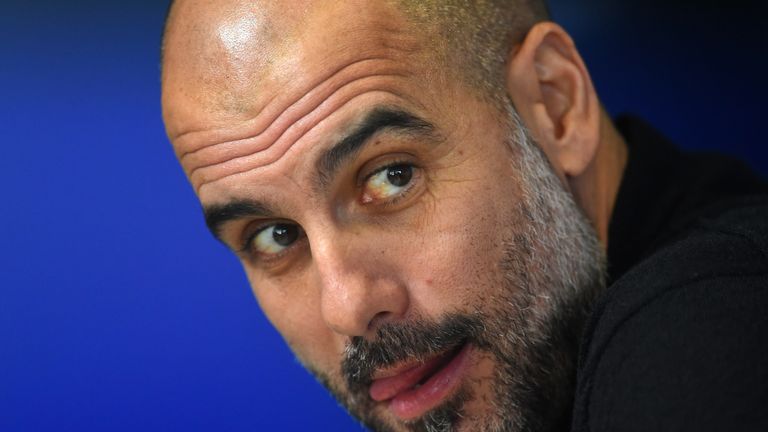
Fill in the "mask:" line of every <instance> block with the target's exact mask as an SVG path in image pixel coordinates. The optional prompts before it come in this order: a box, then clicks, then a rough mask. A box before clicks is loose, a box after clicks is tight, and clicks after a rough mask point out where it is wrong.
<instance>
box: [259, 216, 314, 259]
mask: <svg viewBox="0 0 768 432" xmlns="http://www.w3.org/2000/svg"><path fill="white" fill-rule="evenodd" d="M301 234H302V230H301V228H300V227H299V226H298V225H296V224H289V223H279V224H274V225H268V226H266V227H264V228H262V229H261V230H259V231H258V232H257V233H256V235H255V236H254V237H253V239H252V240H251V241H250V243H249V245H248V247H249V248H252V250H253V251H254V252H255V253H257V254H260V255H267V256H269V255H277V254H279V253H280V252H282V251H284V250H285V249H287V248H289V247H290V246H291V245H292V244H294V243H295V242H296V241H297V240H298V239H299V237H300V236H301Z"/></svg>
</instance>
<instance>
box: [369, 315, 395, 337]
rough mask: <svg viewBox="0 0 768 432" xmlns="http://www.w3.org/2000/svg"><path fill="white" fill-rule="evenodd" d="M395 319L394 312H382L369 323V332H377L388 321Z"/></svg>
mask: <svg viewBox="0 0 768 432" xmlns="http://www.w3.org/2000/svg"><path fill="white" fill-rule="evenodd" d="M392 319H394V314H393V313H392V312H387V311H382V312H379V313H377V314H376V315H374V316H373V318H371V320H370V321H368V331H369V332H372V331H376V329H378V328H379V327H381V326H382V325H384V324H386V323H387V321H391V320H392Z"/></svg>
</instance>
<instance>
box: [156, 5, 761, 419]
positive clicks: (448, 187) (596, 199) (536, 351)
mask: <svg viewBox="0 0 768 432" xmlns="http://www.w3.org/2000/svg"><path fill="white" fill-rule="evenodd" d="M163 55H164V60H163V74H162V87H163V95H162V100H163V115H164V119H165V123H166V127H167V132H168V136H169V137H170V140H171V142H172V143H173V146H174V149H175V151H176V154H177V156H178V158H179V160H180V162H181V165H182V167H183V168H184V171H185V172H186V174H187V176H188V177H189V180H190V182H191V184H192V187H193V188H194V190H195V192H196V193H197V195H198V197H199V199H200V202H201V203H202V206H203V208H204V212H205V217H206V222H207V224H208V226H209V228H210V229H211V231H212V233H213V234H214V235H215V236H216V238H218V239H219V240H221V241H222V242H223V243H224V244H225V245H227V246H228V247H229V248H231V249H232V250H233V251H234V253H235V254H236V255H237V257H238V258H239V259H240V261H241V262H242V265H243V268H244V269H245V272H246V274H247V276H248V280H249V281H250V284H251V287H252V289H253V292H254V294H255V296H256V298H257V299H258V301H259V304H260V305H261V307H262V309H263V311H264V313H265V314H266V316H267V317H268V318H269V320H270V321H271V322H272V323H273V324H274V326H275V327H276V328H277V330H278V331H279V332H280V333H281V334H282V336H283V337H284V338H285V341H286V342H287V343H288V345H289V346H290V347H291V349H292V350H293V351H294V353H295V354H296V356H297V358H298V359H299V360H300V361H301V362H302V364H303V365H304V366H305V367H306V368H307V369H309V370H310V371H311V372H312V373H313V374H315V376H317V378H318V380H319V381H320V382H321V383H322V384H323V385H325V386H326V387H327V388H328V389H329V390H330V391H331V392H332V393H333V394H334V396H335V397H336V398H337V399H338V400H339V401H340V402H341V403H342V404H343V405H344V406H345V407H347V409H348V410H349V411H350V413H351V414H352V415H353V416H355V417H356V418H358V419H359V420H360V421H361V422H362V423H363V424H365V425H366V426H368V427H369V428H371V429H372V430H377V431H554V430H578V431H587V430H610V431H619V430H638V431H651V430H654V431H655V430H677V431H679V430H691V431H694V430H695V431H702V430H725V429H728V430H737V429H738V430H742V429H743V430H765V428H768V416H767V414H766V413H767V412H768V410H766V409H765V407H766V406H768V404H767V403H766V402H768V397H767V394H768V390H767V388H768V385H767V383H768V356H767V355H766V342H767V341H768V337H767V336H768V320H767V319H766V313H765V311H766V310H768V290H767V289H766V286H768V198H767V197H768V195H766V194H767V192H766V191H767V188H766V185H765V184H764V183H761V181H760V180H758V179H756V178H755V177H754V176H753V174H752V173H750V172H749V171H748V170H747V169H746V168H745V167H744V166H743V165H741V164H740V163H738V162H734V161H730V160H725V159H723V158H720V157H707V156H701V155H689V154H683V153H681V152H679V151H678V150H676V149H675V148H674V147H673V146H672V145H671V144H669V143H667V142H666V141H665V140H664V138H662V137H661V136H660V135H658V134H657V133H656V132H654V131H653V130H652V129H650V128H649V127H648V126H646V125H645V124H643V123H642V122H640V121H638V120H634V119H622V120H619V121H618V122H617V123H614V122H612V121H611V119H610V118H609V117H608V116H607V114H606V112H605V111H604V110H603V108H602V107H601V105H600V102H599V100H598V96H597V94H596V93H595V89H594V86H593V85H592V82H591V80H590V76H589V73H588V71H587V68H586V66H585V65H584V62H583V61H582V59H581V57H580V55H579V52H578V50H577V49H576V47H575V45H574V43H573V41H572V40H571V38H570V37H569V35H568V34H567V33H566V32H565V31H564V30H563V29H562V28H561V27H559V26H558V25H557V24H555V23H553V22H550V21H548V14H547V8H546V5H545V4H544V3H543V2H541V1H537V0H528V1H524V0H509V1H493V0H487V1H477V2H470V1H464V2H462V1H456V0H446V1H407V0H401V1H396V0H392V1H384V0H379V1H364V0H349V1H346V0H345V1H343V2H340V1H339V2H319V1H299V0H293V1H288V2H277V1H269V2H266V1H265V2H262V1H245V0H221V1H217V2H205V1H199V0H179V1H177V2H176V3H175V5H174V6H173V7H172V9H171V12H170V14H169V18H168V23H167V27H166V34H165V40H164V49H163ZM296 409H297V410H300V409H301V407H296Z"/></svg>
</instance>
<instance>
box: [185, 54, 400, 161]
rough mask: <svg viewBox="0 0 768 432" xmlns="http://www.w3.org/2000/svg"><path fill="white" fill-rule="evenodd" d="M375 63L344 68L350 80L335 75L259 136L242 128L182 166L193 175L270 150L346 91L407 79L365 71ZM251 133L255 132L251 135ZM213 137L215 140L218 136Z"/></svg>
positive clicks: (389, 69) (394, 70)
mask: <svg viewBox="0 0 768 432" xmlns="http://www.w3.org/2000/svg"><path fill="white" fill-rule="evenodd" d="M372 61H378V62H381V61H382V60H380V59H364V60H360V61H356V62H354V63H352V64H350V65H348V66H346V67H344V68H342V70H341V71H340V72H342V71H343V70H347V72H348V73H346V74H345V75H347V76H340V73H337V74H334V75H333V76H331V77H330V78H328V79H326V80H325V81H323V82H321V83H320V84H319V85H318V86H316V87H315V88H313V89H310V90H309V91H308V92H306V93H305V94H304V95H303V96H301V97H300V98H299V99H298V100H297V101H296V102H294V103H293V104H290V105H288V106H287V108H285V109H284V110H283V111H282V112H279V114H277V115H276V116H275V115H274V114H273V115H272V116H273V117H275V118H274V119H273V120H272V121H271V122H270V123H268V124H266V125H260V126H261V128H255V129H256V131H255V132H253V129H254V127H253V126H252V124H245V125H242V126H240V127H238V129H239V130H237V131H235V132H232V135H233V138H235V139H231V138H230V139H226V138H225V139H224V140H223V141H220V140H217V141H213V142H212V143H211V144H208V145H207V146H205V147H200V148H198V149H197V150H195V151H190V152H187V153H186V154H184V155H183V156H182V157H181V158H180V159H181V163H182V165H184V166H185V167H186V170H187V171H188V175H191V174H193V173H194V172H195V171H197V170H198V169H200V168H205V167H208V166H212V165H216V164H219V163H223V162H226V161H227V160H231V159H235V158H238V157H243V156H247V155H250V154H253V153H257V152H260V151H264V150H267V149H268V148H269V147H271V145H273V144H274V143H275V142H277V141H278V140H279V139H280V138H281V137H282V136H283V135H284V134H285V133H286V131H288V130H290V128H291V127H294V125H296V124H298V123H300V122H301V121H302V119H304V118H306V117H307V116H309V115H310V114H312V112H313V111H315V110H317V109H318V108H319V107H320V106H321V105H323V103H325V102H326V101H327V100H328V99H330V98H332V97H333V96H334V95H335V94H337V93H339V92H341V91H343V90H344V89H345V88H347V87H350V86H353V85H355V84H356V83H358V82H360V81H362V80H365V79H369V78H374V77H387V76H391V77H395V76H401V77H405V76H406V74H405V73H404V72H403V71H402V70H401V68H398V67H395V66H391V65H387V64H385V65H382V66H380V67H379V68H378V70H377V71H375V73H374V72H367V73H366V72H365V71H364V70H363V69H370V66H369V64H370V62H372ZM355 66H357V69H358V70H354V71H349V70H348V69H349V68H350V67H355ZM254 120H256V121H258V120H259V118H258V117H257V118H255V119H254ZM251 123H253V122H251ZM265 123H266V122H265ZM249 129H251V130H250V131H249ZM248 132H251V133H248ZM210 135H211V136H214V137H215V132H213V133H211V134H210ZM227 138H229V137H227Z"/></svg>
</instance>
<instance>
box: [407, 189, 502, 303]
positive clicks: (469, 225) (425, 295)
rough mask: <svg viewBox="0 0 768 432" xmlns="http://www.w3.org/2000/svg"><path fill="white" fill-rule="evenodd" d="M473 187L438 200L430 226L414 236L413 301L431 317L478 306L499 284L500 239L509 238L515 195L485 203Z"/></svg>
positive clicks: (484, 197) (482, 194)
mask: <svg viewBox="0 0 768 432" xmlns="http://www.w3.org/2000/svg"><path fill="white" fill-rule="evenodd" d="M491 189H492V188H490V187H488V186H487V185H483V184H477V185H476V187H472V188H466V189H465V190H463V191H460V193H458V194H455V195H453V197H452V198H450V199H442V200H440V199H438V200H436V202H435V204H434V208H432V209H431V216H430V217H429V223H428V224H425V226H424V229H423V230H422V231H421V232H420V233H418V237H417V238H418V242H417V244H415V245H414V248H413V249H414V250H415V251H418V256H417V258H415V259H412V260H411V263H412V265H411V266H410V274H411V277H410V280H411V281H412V285H411V295H412V299H413V302H414V303H416V304H418V305H419V306H420V308H421V309H423V310H424V312H426V313H427V314H428V315H430V316H439V315H441V314H443V313H446V312H448V311H451V310H465V309H466V308H467V306H468V305H474V304H478V302H480V301H482V299H483V297H484V296H485V294H486V293H490V292H493V290H494V289H497V287H499V285H500V281H501V271H500V269H499V263H500V262H501V260H502V256H503V251H504V243H503V241H504V239H505V238H509V236H510V235H511V234H512V230H513V225H514V223H513V222H512V219H513V215H512V213H513V212H511V211H510V210H509V209H510V208H512V207H513V205H514V199H513V198H512V197H514V196H515V194H514V191H512V193H509V194H508V195H507V196H508V197H510V199H508V200H504V199H493V200H490V199H488V198H489V195H488V194H489V193H491Z"/></svg>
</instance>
